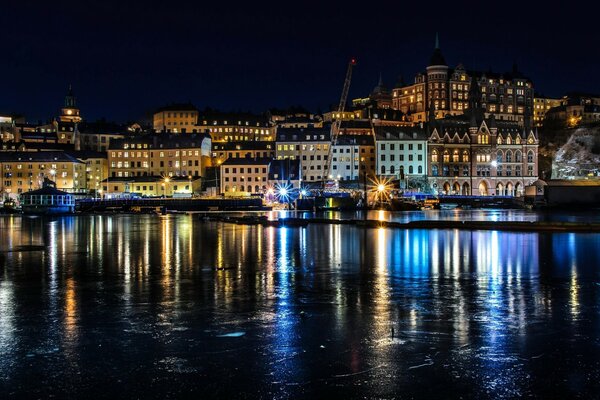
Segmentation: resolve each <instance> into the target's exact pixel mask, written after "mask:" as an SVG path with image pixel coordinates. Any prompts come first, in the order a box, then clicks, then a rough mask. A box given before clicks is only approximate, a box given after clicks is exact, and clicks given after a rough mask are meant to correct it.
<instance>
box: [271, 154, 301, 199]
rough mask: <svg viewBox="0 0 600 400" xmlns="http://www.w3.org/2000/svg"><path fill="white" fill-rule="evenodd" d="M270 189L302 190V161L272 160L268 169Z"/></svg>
mask: <svg viewBox="0 0 600 400" xmlns="http://www.w3.org/2000/svg"><path fill="white" fill-rule="evenodd" d="M267 184H268V187H269V188H274V190H276V189H278V188H286V190H288V191H289V190H291V189H300V187H301V184H302V169H301V168H300V160H291V159H289V158H288V159H285V160H271V162H270V163H269V167H268V180H267Z"/></svg>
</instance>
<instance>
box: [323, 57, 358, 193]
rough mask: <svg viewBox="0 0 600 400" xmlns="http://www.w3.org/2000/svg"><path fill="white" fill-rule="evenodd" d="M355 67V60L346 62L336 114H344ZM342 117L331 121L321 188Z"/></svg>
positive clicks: (327, 173) (328, 171)
mask: <svg viewBox="0 0 600 400" xmlns="http://www.w3.org/2000/svg"><path fill="white" fill-rule="evenodd" d="M355 65H356V59H355V58H352V59H351V60H350V61H349V62H348V69H347V70H346V79H345V80H344V87H343V89H342V96H341V97H340V103H339V105H338V108H337V112H338V114H341V113H343V112H344V109H345V108H346V102H347V101H348V92H349V91H350V82H351V81H352V68H353V67H354V66H355ZM341 118H342V116H341V115H340V117H339V118H335V115H334V116H333V118H332V121H331V131H330V136H331V145H330V146H329V150H328V152H327V163H326V164H325V175H324V176H323V186H325V181H326V180H327V179H328V178H329V173H330V170H331V152H332V147H333V146H334V145H335V144H336V143H337V136H338V133H339V131H340V125H341V123H342V120H341Z"/></svg>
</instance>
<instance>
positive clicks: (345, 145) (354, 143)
mask: <svg viewBox="0 0 600 400" xmlns="http://www.w3.org/2000/svg"><path fill="white" fill-rule="evenodd" d="M374 174H375V146H374V140H373V135H338V137H337V140H336V142H335V144H333V145H332V148H331V175H332V176H333V178H334V179H337V180H339V181H358V180H361V179H363V177H364V176H365V175H366V176H367V177H373V176H374Z"/></svg>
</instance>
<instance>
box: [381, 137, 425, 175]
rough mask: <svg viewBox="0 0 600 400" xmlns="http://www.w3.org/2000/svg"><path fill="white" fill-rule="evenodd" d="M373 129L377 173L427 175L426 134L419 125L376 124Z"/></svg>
mask: <svg viewBox="0 0 600 400" xmlns="http://www.w3.org/2000/svg"><path fill="white" fill-rule="evenodd" d="M374 130H375V156H376V163H375V164H376V165H375V171H376V174H377V175H378V176H380V177H384V178H390V179H408V178H411V179H415V178H417V177H425V176H426V175H427V133H426V131H425V130H423V129H422V128H419V127H395V126H378V127H375V128H374Z"/></svg>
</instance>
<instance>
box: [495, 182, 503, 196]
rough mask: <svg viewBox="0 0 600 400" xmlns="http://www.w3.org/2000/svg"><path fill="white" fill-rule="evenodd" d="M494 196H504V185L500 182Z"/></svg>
mask: <svg viewBox="0 0 600 400" xmlns="http://www.w3.org/2000/svg"><path fill="white" fill-rule="evenodd" d="M496 196H504V185H502V183H500V182H498V184H497V185H496Z"/></svg>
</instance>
